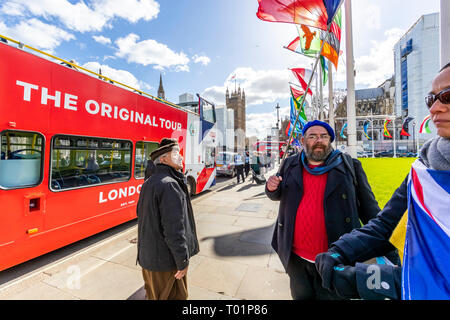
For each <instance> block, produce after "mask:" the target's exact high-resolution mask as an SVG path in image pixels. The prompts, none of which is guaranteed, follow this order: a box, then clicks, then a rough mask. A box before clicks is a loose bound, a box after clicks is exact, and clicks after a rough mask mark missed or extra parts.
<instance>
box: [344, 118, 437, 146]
mask: <svg viewBox="0 0 450 320" xmlns="http://www.w3.org/2000/svg"><path fill="white" fill-rule="evenodd" d="M411 120H414V118H413V117H406V118H405V120H403V123H402V130H401V131H400V135H402V136H405V137H409V136H411V134H410V133H409V132H408V129H407V128H408V123H409V122H410V121H411ZM370 121H371V120H365V121H364V124H363V129H364V130H363V133H364V135H365V136H366V138H367V139H368V140H372V138H371V137H370V136H369V133H368V130H369V129H368V128H369V125H370ZM391 121H392V120H390V119H385V120H384V125H383V127H384V130H383V136H384V137H385V138H390V139H392V135H391V133H390V132H389V130H388V124H389V123H390V122H391ZM430 121H431V118H430V115H428V116H426V117H425V118H424V119H423V120H422V123H421V124H420V128H419V133H431V130H430ZM346 129H347V122H346V123H344V125H343V126H342V129H341V132H340V136H341V137H342V138H343V139H347V136H346V135H345V134H344V131H345V130H346Z"/></svg>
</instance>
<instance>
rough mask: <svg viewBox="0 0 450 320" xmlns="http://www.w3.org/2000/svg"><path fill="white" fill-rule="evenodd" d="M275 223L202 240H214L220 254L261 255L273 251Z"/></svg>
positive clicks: (216, 250) (224, 255) (215, 247)
mask: <svg viewBox="0 0 450 320" xmlns="http://www.w3.org/2000/svg"><path fill="white" fill-rule="evenodd" d="M274 227H275V224H272V225H270V226H267V227H262V228H257V229H252V230H247V231H243V232H236V233H230V234H226V235H223V236H217V237H205V238H202V239H200V241H205V240H211V239H212V240H213V241H214V252H215V253H216V254H217V255H218V256H222V257H230V256H259V255H264V254H269V253H271V252H273V249H272V247H271V241H272V234H273V229H274Z"/></svg>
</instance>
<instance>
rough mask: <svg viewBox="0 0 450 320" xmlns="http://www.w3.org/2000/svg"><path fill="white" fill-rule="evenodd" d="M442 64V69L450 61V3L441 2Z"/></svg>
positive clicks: (440, 42)
mask: <svg viewBox="0 0 450 320" xmlns="http://www.w3.org/2000/svg"><path fill="white" fill-rule="evenodd" d="M439 14H440V28H439V31H440V32H439V33H440V40H441V41H439V44H440V47H441V48H440V50H439V51H440V60H441V61H440V63H441V68H442V67H444V65H445V64H446V63H448V62H449V61H450V41H448V39H450V1H448V0H441V2H440V12H439Z"/></svg>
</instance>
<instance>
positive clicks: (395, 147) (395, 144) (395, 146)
mask: <svg viewBox="0 0 450 320" xmlns="http://www.w3.org/2000/svg"><path fill="white" fill-rule="evenodd" d="M395 118H396V117H395V111H394V120H393V123H394V158H397V141H396V140H395V139H396V136H397V135H396V134H395V130H396V128H395Z"/></svg>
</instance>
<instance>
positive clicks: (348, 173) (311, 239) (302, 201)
mask: <svg viewBox="0 0 450 320" xmlns="http://www.w3.org/2000/svg"><path fill="white" fill-rule="evenodd" d="M302 135H303V136H302V138H301V143H302V145H303V150H302V152H301V153H300V154H296V155H293V156H291V157H288V158H286V159H285V160H284V162H283V163H282V165H281V168H280V170H279V175H277V176H272V177H270V178H269V179H268V181H267V183H266V194H267V196H268V197H269V198H270V199H271V200H274V201H280V207H279V212H278V221H277V224H276V226H275V230H274V235H273V239H272V247H273V248H274V249H275V251H276V252H277V253H278V256H279V257H280V260H281V262H282V264H283V266H284V268H285V270H286V272H287V273H288V275H289V278H290V288H291V295H292V298H293V299H294V300H306V299H327V300H330V299H333V300H334V299H340V298H341V297H339V296H338V295H337V294H336V293H334V292H330V291H329V290H327V289H325V288H323V287H322V279H321V277H320V275H319V273H318V272H317V270H316V268H315V265H314V260H315V258H316V256H317V255H318V254H320V253H323V252H327V250H328V248H329V246H330V244H331V243H333V242H334V241H336V240H337V239H339V237H341V236H342V235H344V234H345V233H348V232H350V231H351V230H353V229H355V228H358V227H360V226H361V221H362V222H363V223H367V222H368V221H369V220H370V219H372V218H373V217H375V216H376V215H377V213H378V212H379V211H380V208H379V207H378V203H377V201H376V200H375V196H374V194H373V192H372V190H371V188H370V185H369V183H368V181H367V177H366V174H365V173H364V170H363V169H362V166H361V163H360V162H359V161H358V160H357V159H352V158H351V157H350V156H349V155H347V154H345V153H341V152H340V151H338V150H333V147H332V146H331V143H332V142H333V141H334V138H335V134H334V131H333V129H332V128H331V127H330V125H328V124H327V123H326V122H323V121H319V120H314V121H310V122H308V123H307V124H306V125H305V126H304V127H303V131H302ZM392 250H394V248H393V247H392V246H386V250H385V251H386V253H388V252H389V251H392ZM393 256H394V257H397V258H398V255H397V254H394V255H393ZM395 262H397V261H395Z"/></svg>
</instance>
